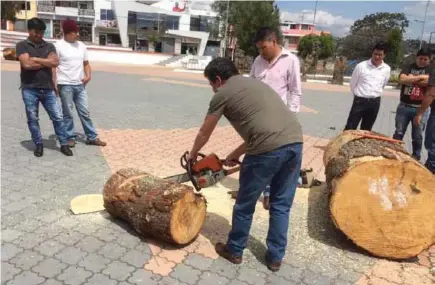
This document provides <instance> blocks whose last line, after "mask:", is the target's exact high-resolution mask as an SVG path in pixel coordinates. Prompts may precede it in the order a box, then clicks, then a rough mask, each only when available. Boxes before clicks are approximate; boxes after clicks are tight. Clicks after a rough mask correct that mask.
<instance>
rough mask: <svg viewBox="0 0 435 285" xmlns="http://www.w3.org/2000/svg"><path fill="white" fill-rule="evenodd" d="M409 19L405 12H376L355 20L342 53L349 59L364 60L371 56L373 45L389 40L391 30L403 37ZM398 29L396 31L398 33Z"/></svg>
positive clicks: (344, 42)
mask: <svg viewBox="0 0 435 285" xmlns="http://www.w3.org/2000/svg"><path fill="white" fill-rule="evenodd" d="M408 26H409V21H408V19H407V18H406V16H405V14H403V13H375V14H370V15H366V16H365V17H364V18H363V19H360V20H357V21H355V23H354V24H353V25H352V26H351V28H350V34H349V35H348V36H346V37H345V38H344V40H343V42H342V45H341V53H342V54H343V55H344V56H346V57H347V58H349V59H356V60H362V59H365V58H368V57H370V56H371V53H372V48H373V46H374V45H375V44H376V43H377V42H379V41H381V40H382V41H387V40H388V35H389V34H390V31H391V30H394V29H397V30H398V31H399V32H400V34H401V35H402V37H403V34H404V33H405V30H406V28H407V27H408ZM397 33H398V32H397V31H395V32H394V34H395V35H397Z"/></svg>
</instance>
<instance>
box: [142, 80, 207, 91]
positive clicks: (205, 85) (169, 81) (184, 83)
mask: <svg viewBox="0 0 435 285" xmlns="http://www.w3.org/2000/svg"><path fill="white" fill-rule="evenodd" d="M143 80H146V81H156V82H165V83H172V84H180V85H185V86H193V87H201V88H210V89H211V87H210V85H208V84H201V83H195V82H191V81H181V80H171V79H165V78H159V77H146V78H144V79H143Z"/></svg>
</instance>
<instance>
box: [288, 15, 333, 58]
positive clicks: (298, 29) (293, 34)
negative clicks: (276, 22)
mask: <svg viewBox="0 0 435 285" xmlns="http://www.w3.org/2000/svg"><path fill="white" fill-rule="evenodd" d="M281 32H282V35H283V45H284V47H286V48H287V49H289V50H290V51H292V52H297V47H298V44H299V41H300V39H301V38H302V37H303V36H306V35H310V34H315V35H320V34H322V33H323V34H330V32H328V31H323V30H322V31H318V30H316V26H315V25H313V24H308V23H297V22H292V21H283V22H282V23H281Z"/></svg>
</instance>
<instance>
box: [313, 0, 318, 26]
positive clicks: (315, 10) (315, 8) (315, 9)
mask: <svg viewBox="0 0 435 285" xmlns="http://www.w3.org/2000/svg"><path fill="white" fill-rule="evenodd" d="M318 3H319V0H316V6H315V7H314V17H313V26H314V25H315V24H316V14H317V4H318Z"/></svg>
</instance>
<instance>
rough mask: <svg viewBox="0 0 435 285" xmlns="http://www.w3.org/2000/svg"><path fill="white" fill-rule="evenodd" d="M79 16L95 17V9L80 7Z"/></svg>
mask: <svg viewBox="0 0 435 285" xmlns="http://www.w3.org/2000/svg"><path fill="white" fill-rule="evenodd" d="M79 17H95V10H94V9H79Z"/></svg>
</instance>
